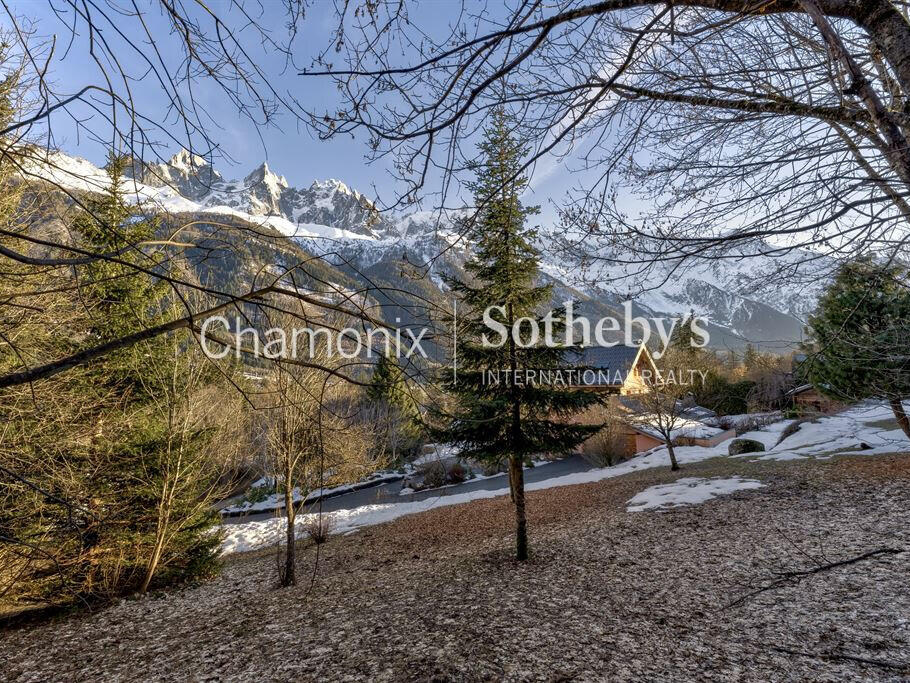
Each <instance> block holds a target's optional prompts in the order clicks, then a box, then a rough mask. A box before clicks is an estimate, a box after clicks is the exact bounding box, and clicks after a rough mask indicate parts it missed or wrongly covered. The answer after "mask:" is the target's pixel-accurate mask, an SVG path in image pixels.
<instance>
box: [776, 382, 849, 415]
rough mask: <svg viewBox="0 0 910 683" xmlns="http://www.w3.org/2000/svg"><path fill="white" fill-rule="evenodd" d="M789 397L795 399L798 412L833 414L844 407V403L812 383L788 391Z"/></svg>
mask: <svg viewBox="0 0 910 683" xmlns="http://www.w3.org/2000/svg"><path fill="white" fill-rule="evenodd" d="M787 398H789V399H790V400H791V401H793V407H794V408H795V409H796V410H797V412H800V413H804V414H809V413H822V414H824V415H831V414H832V413H837V412H839V411H841V410H843V408H844V404H843V403H841V402H839V401H835V400H834V399H833V398H829V397H828V396H825V395H824V394H823V393H821V392H820V391H819V390H818V389H816V388H815V387H813V386H812V385H811V384H803V385H801V386H798V387H796V388H795V389H792V390H790V391H788V392H787Z"/></svg>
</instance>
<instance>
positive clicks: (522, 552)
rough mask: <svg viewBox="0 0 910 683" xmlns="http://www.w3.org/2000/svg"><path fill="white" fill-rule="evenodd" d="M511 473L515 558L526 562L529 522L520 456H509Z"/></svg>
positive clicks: (522, 464)
mask: <svg viewBox="0 0 910 683" xmlns="http://www.w3.org/2000/svg"><path fill="white" fill-rule="evenodd" d="M509 473H510V479H511V480H512V482H513V486H512V495H513V501H514V503H515V557H516V559H518V561H519V562H524V561H525V560H527V559H528V520H527V517H526V515H525V480H524V476H525V474H524V463H523V462H522V459H521V458H520V457H519V456H517V455H512V456H509Z"/></svg>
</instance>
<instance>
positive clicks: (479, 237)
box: [440, 110, 600, 560]
mask: <svg viewBox="0 0 910 683" xmlns="http://www.w3.org/2000/svg"><path fill="white" fill-rule="evenodd" d="M509 124H510V119H509V117H508V116H507V115H506V113H505V112H504V111H502V110H498V111H496V112H495V113H494V116H493V120H492V124H491V125H490V126H489V127H488V128H486V129H485V130H484V139H483V141H482V142H481V144H480V151H481V157H482V162H481V163H480V164H478V165H477V166H476V168H475V173H476V180H475V181H474V182H473V183H472V184H471V185H470V189H471V190H472V192H473V195H474V200H475V205H476V207H477V213H476V216H475V217H474V222H473V224H471V225H469V226H467V227H468V229H469V236H470V241H471V243H472V245H473V254H472V258H471V259H470V260H469V261H468V263H467V264H466V265H465V269H466V271H467V272H468V273H469V274H470V275H471V276H473V278H474V280H473V282H470V283H469V282H464V281H460V280H450V281H449V284H450V285H451V287H452V289H453V291H454V292H455V293H456V295H457V296H458V297H459V303H460V306H459V309H460V310H463V309H464V308H466V309H467V311H468V312H467V313H466V314H464V315H463V316H461V317H460V318H459V319H458V321H457V335H458V339H459V344H458V349H457V367H456V368H455V372H453V374H452V377H451V380H450V381H449V383H448V385H447V386H448V389H449V391H450V392H451V394H452V395H453V397H454V399H455V402H456V406H455V408H454V410H453V413H452V415H450V416H449V418H450V419H449V420H448V423H447V425H446V428H445V429H443V430H442V431H441V433H440V437H441V438H442V439H443V440H445V441H447V442H450V443H454V444H456V445H458V446H460V447H461V449H462V451H461V453H462V455H463V456H465V457H468V458H472V459H477V460H482V461H486V462H489V463H492V464H496V465H499V464H501V463H502V462H503V461H504V460H508V466H509V481H510V487H511V491H512V500H513V502H514V506H515V521H516V555H517V557H518V559H519V560H525V559H527V557H528V537H527V521H526V515H525V495H524V473H523V466H524V463H525V461H526V459H528V458H529V457H530V456H532V455H535V454H540V453H565V452H568V451H570V450H572V449H574V448H575V447H577V446H578V445H579V444H580V443H582V442H583V441H584V440H585V439H587V438H588V437H590V436H591V435H592V434H594V433H595V432H596V431H597V429H598V427H591V426H582V425H574V424H569V422H568V420H567V419H566V418H567V417H568V416H570V415H572V414H574V413H577V412H578V411H581V410H584V409H585V408H587V407H589V406H591V405H593V404H595V403H597V402H599V400H600V399H599V397H598V396H597V395H595V394H594V393H592V392H588V391H573V390H568V389H566V388H564V387H557V386H556V385H543V384H537V383H533V382H531V383H524V382H516V381H515V379H516V377H523V376H524V375H522V373H523V372H524V371H527V370H540V369H553V368H558V367H564V362H563V355H564V353H565V349H560V348H546V347H545V346H543V345H542V344H540V343H537V344H534V345H529V346H528V347H527V348H525V346H524V344H525V343H527V341H528V340H527V330H525V332H526V336H525V338H524V339H523V340H521V341H522V343H521V344H519V343H516V340H515V339H514V338H513V337H512V335H511V334H510V335H509V336H508V337H507V338H506V339H503V340H502V342H503V343H502V344H499V345H491V344H486V345H485V344H484V343H483V338H484V336H485V335H486V336H487V339H488V341H490V339H491V338H492V341H493V342H494V343H495V342H496V341H498V340H497V339H496V336H497V335H496V334H495V333H491V330H490V329H488V327H487V326H486V325H485V324H484V322H483V314H484V311H487V310H488V309H489V310H490V311H491V315H492V317H493V318H494V319H495V320H497V321H498V322H500V323H502V324H503V325H505V327H506V329H507V330H509V331H511V330H512V326H513V324H514V323H515V322H516V321H518V320H519V319H521V318H530V319H532V320H534V321H537V322H538V323H539V324H542V323H541V320H542V318H541V317H540V316H539V313H540V311H541V309H544V308H546V307H547V305H548V303H549V301H550V298H551V290H550V287H549V286H539V285H536V284H535V280H536V279H537V275H538V258H539V255H538V252H537V250H536V249H535V247H534V246H533V243H534V240H535V238H536V231H535V230H534V229H532V228H529V227H527V226H526V225H525V223H526V220H527V218H528V217H529V216H532V215H534V214H536V213H537V208H536V207H525V206H523V205H522V203H521V201H520V196H521V194H522V191H523V190H524V188H525V187H526V186H527V182H528V181H527V178H526V177H524V176H521V175H520V174H519V169H520V166H521V159H522V156H523V155H524V153H525V148H524V146H523V145H522V144H521V143H520V142H519V141H517V140H515V139H514V138H513V137H512V135H511V134H510V130H509ZM490 307H498V308H493V309H490ZM554 329H556V326H554ZM486 371H493V372H496V371H500V372H501V373H503V374H504V375H505V379H504V380H503V381H501V382H499V383H498V384H497V383H495V382H490V381H488V380H489V376H488V375H487V374H486Z"/></svg>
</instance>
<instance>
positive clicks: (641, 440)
mask: <svg viewBox="0 0 910 683" xmlns="http://www.w3.org/2000/svg"><path fill="white" fill-rule="evenodd" d="M663 444H664V442H663V441H661V440H660V439H655V438H654V437H653V436H649V435H647V434H639V433H638V432H636V433H635V452H636V453H641V452H642V451H648V450H651V449H652V448H654V447H656V446H663Z"/></svg>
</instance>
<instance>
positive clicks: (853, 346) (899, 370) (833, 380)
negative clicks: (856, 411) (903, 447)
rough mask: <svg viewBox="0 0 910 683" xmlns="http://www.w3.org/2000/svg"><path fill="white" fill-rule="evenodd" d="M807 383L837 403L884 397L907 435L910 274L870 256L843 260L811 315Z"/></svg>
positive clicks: (909, 432)
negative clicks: (905, 407)
mask: <svg viewBox="0 0 910 683" xmlns="http://www.w3.org/2000/svg"><path fill="white" fill-rule="evenodd" d="M809 332H810V334H811V338H810V342H809V344H808V345H806V346H805V347H804V349H805V350H806V351H807V353H808V354H809V357H808V359H807V361H806V362H805V363H803V365H802V368H801V369H802V370H803V371H804V372H805V374H806V377H807V378H808V380H809V382H811V383H812V385H813V386H814V387H815V388H816V389H818V390H819V391H820V392H821V393H823V394H826V395H827V396H830V397H832V398H835V399H837V400H839V401H856V400H861V399H865V398H883V399H885V400H887V401H888V402H889V404H890V406H891V409H892V410H893V411H894V417H895V418H896V419H897V422H898V424H899V425H900V427H901V429H902V430H903V431H904V433H905V434H907V436H908V437H910V419H908V417H907V414H906V411H905V410H904V407H903V404H902V401H903V400H904V399H906V398H907V397H910V341H908V340H910V278H908V272H907V269H906V268H905V267H903V266H898V265H891V266H885V265H882V264H879V263H876V262H875V261H874V260H873V259H871V258H860V259H857V260H855V261H852V262H850V263H847V264H845V265H844V266H842V267H841V269H840V270H839V271H838V273H837V276H836V277H835V279H834V281H833V282H832V284H831V285H830V287H829V288H828V290H827V291H826V292H825V294H824V295H823V296H822V298H821V299H820V300H819V302H818V306H817V307H816V309H815V314H814V315H813V316H811V317H810V318H809Z"/></svg>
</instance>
